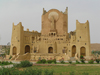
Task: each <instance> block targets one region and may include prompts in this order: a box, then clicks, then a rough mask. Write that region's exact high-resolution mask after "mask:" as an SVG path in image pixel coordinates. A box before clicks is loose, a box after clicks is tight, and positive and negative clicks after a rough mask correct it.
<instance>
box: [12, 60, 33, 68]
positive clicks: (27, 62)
mask: <svg viewBox="0 0 100 75" xmlns="http://www.w3.org/2000/svg"><path fill="white" fill-rule="evenodd" d="M32 65H33V63H31V62H29V61H27V60H25V61H21V62H20V64H14V65H13V66H14V67H30V66H32Z"/></svg>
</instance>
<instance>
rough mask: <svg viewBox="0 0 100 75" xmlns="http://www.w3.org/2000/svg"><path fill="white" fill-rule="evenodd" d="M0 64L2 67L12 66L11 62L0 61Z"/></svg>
mask: <svg viewBox="0 0 100 75" xmlns="http://www.w3.org/2000/svg"><path fill="white" fill-rule="evenodd" d="M0 64H2V65H9V64H12V62H8V61H2V62H0Z"/></svg>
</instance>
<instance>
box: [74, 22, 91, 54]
mask: <svg viewBox="0 0 100 75" xmlns="http://www.w3.org/2000/svg"><path fill="white" fill-rule="evenodd" d="M76 50H77V53H78V55H79V56H80V55H83V56H90V55H91V52H90V30H89V21H88V20H87V22H86V23H80V22H79V21H78V20H76Z"/></svg>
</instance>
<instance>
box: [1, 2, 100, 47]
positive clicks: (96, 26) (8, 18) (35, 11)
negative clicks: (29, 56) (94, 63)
mask: <svg viewBox="0 0 100 75" xmlns="http://www.w3.org/2000/svg"><path fill="white" fill-rule="evenodd" d="M66 7H68V32H70V31H74V30H75V29H76V20H79V22H81V23H85V22H86V21H87V20H89V24H90V40H91V43H100V0H0V45H6V44H7V43H8V42H11V35H12V23H13V22H14V24H15V25H17V24H18V23H19V22H22V25H23V26H24V30H26V29H27V28H29V30H30V31H32V30H35V31H39V32H40V31H41V15H42V12H43V8H44V9H45V10H46V11H49V10H50V9H58V10H59V11H63V12H64V11H65V9H66Z"/></svg>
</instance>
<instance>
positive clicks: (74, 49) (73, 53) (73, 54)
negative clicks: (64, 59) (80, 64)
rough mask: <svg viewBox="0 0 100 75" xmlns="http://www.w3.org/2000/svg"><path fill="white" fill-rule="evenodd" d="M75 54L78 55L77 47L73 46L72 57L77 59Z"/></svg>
mask: <svg viewBox="0 0 100 75" xmlns="http://www.w3.org/2000/svg"><path fill="white" fill-rule="evenodd" d="M75 53H76V46H75V45H74V46H72V57H75Z"/></svg>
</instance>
